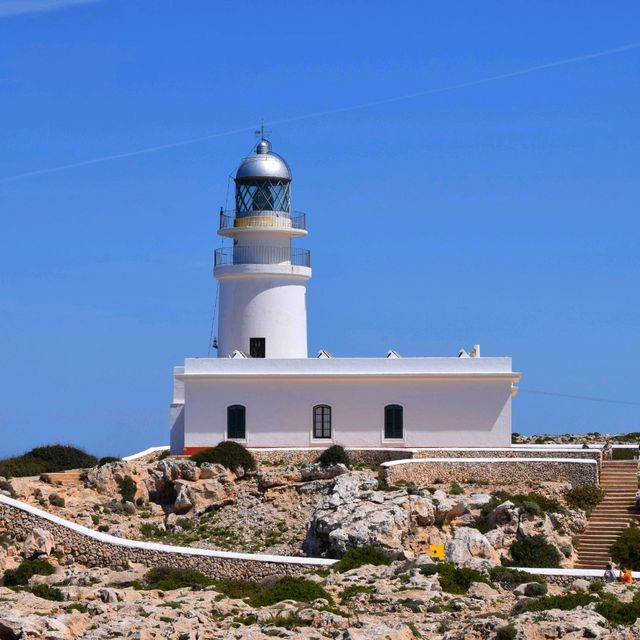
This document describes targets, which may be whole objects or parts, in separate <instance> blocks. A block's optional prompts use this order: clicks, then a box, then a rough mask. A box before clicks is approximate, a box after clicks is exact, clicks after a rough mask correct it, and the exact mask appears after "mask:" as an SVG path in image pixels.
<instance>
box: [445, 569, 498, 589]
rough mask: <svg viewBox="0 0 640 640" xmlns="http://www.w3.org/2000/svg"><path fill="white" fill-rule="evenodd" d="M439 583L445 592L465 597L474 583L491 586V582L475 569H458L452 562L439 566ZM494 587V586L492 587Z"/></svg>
mask: <svg viewBox="0 0 640 640" xmlns="http://www.w3.org/2000/svg"><path fill="white" fill-rule="evenodd" d="M438 582H439V583H440V586H441V587H442V590H443V591H446V592H447V593H454V594H457V595H463V594H465V593H467V591H468V590H469V587H470V586H471V585H472V583H474V582H484V583H485V584H489V585H491V584H492V583H491V581H490V580H488V579H487V578H486V577H485V576H483V575H482V574H481V573H480V572H479V571H476V570H475V569H466V568H462V567H461V568H458V567H456V566H455V565H454V564H453V563H452V562H441V563H439V564H438ZM492 586H493V585H492Z"/></svg>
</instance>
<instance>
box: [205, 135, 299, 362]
mask: <svg viewBox="0 0 640 640" xmlns="http://www.w3.org/2000/svg"><path fill="white" fill-rule="evenodd" d="M218 234H219V235H221V236H224V237H227V238H232V239H233V246H232V247H224V248H222V249H218V250H216V252H215V265H214V276H215V278H216V279H217V280H218V282H219V283H220V311H219V318H218V357H219V358H228V357H230V356H232V355H233V354H234V352H240V353H242V354H246V355H249V356H251V357H253V358H306V357H307V309H306V283H307V280H309V278H310V277H311V263H310V254H309V251H308V250H306V249H298V248H292V246H291V241H292V240H293V238H296V237H299V236H306V235H307V230H306V224H305V214H304V213H294V212H292V211H291V170H290V169H289V165H288V164H287V163H286V161H285V160H284V158H282V157H281V156H279V155H278V154H277V153H274V152H273V151H272V150H271V143H270V142H269V141H268V140H266V139H265V138H264V134H263V135H262V137H261V139H260V141H259V142H258V144H257V145H256V147H255V152H254V153H253V154H252V155H250V156H248V157H247V158H245V159H244V160H243V161H242V162H241V163H240V166H239V167H238V170H237V171H236V176H235V209H234V210H233V211H228V212H225V211H221V212H220V229H219V231H218Z"/></svg>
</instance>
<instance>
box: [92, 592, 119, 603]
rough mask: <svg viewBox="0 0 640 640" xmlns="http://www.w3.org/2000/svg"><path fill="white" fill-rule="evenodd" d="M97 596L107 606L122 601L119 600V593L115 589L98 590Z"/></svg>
mask: <svg viewBox="0 0 640 640" xmlns="http://www.w3.org/2000/svg"><path fill="white" fill-rule="evenodd" d="M97 594H98V597H99V598H100V600H102V602H104V603H105V604H109V603H111V604H112V603H115V602H118V601H119V600H120V598H118V592H117V591H116V590H115V589H98V592H97Z"/></svg>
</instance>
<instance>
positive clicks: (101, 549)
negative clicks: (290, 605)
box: [0, 498, 331, 580]
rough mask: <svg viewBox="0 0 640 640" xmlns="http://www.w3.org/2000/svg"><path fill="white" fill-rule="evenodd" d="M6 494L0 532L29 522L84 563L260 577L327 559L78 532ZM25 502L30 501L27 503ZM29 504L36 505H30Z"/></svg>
mask: <svg viewBox="0 0 640 640" xmlns="http://www.w3.org/2000/svg"><path fill="white" fill-rule="evenodd" d="M8 500H9V499H6V498H3V499H2V500H1V501H0V532H3V531H6V532H8V533H10V534H11V535H13V536H16V537H18V538H19V539H23V540H24V538H25V537H26V535H27V534H28V533H29V531H31V530H33V529H34V528H36V527H37V528H40V529H45V530H47V531H49V532H50V533H51V535H52V536H53V539H54V541H55V547H54V550H56V551H60V552H62V553H64V554H65V555H71V556H73V557H74V559H75V561H76V562H79V563H80V564H84V565H86V566H88V567H96V566H97V567H109V568H111V569H116V570H123V569H126V568H127V567H128V566H129V563H132V562H136V563H141V564H143V565H145V566H147V567H158V566H168V567H174V568H184V569H196V570H197V571H200V572H202V573H204V574H205V575H208V576H210V577H212V578H242V579H247V580H249V579H254V580H260V579H262V578H265V577H267V576H274V575H278V576H283V575H299V574H301V573H303V572H304V571H305V570H308V569H311V568H314V567H319V566H325V565H327V564H331V561H326V560H317V563H316V561H315V559H311V558H310V559H304V560H303V562H300V561H299V560H300V559H298V562H297V563H296V559H295V558H291V559H290V560H289V559H283V560H281V561H269V560H261V559H259V556H258V557H257V558H255V559H246V558H236V557H229V556H233V555H234V554H230V553H225V552H220V553H217V552H215V551H213V552H212V551H209V550H204V549H189V548H182V549H180V548H177V547H169V546H168V545H159V544H153V543H147V542H137V541H132V540H124V539H118V538H115V537H113V536H109V535H106V534H102V533H96V532H92V531H91V530H90V529H87V530H86V531H87V532H88V533H87V534H83V533H82V532H80V531H77V530H76V529H85V528H84V527H80V525H75V524H74V523H69V525H70V526H65V525H63V524H59V523H57V522H52V521H51V520H50V519H48V518H46V517H45V516H40V515H37V514H35V513H31V512H30V511H26V510H24V509H22V508H19V507H17V506H13V505H12V504H7V502H8ZM27 506H29V507H30V505H27ZM32 510H35V511H38V510H36V509H33V508H32ZM53 518H55V516H53ZM56 519H57V520H61V519H58V518H56ZM89 533H92V534H94V535H89ZM163 548H164V549H163ZM235 555H243V554H235ZM264 557H265V558H268V557H269V556H264ZM305 561H306V562H305Z"/></svg>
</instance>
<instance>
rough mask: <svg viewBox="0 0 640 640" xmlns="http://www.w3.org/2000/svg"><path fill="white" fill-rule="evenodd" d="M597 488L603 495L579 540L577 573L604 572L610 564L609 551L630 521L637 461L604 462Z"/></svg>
mask: <svg viewBox="0 0 640 640" xmlns="http://www.w3.org/2000/svg"><path fill="white" fill-rule="evenodd" d="M600 486H601V487H602V488H603V489H604V491H605V493H606V495H605V497H604V500H603V501H602V502H601V503H600V504H599V505H598V506H597V507H596V508H595V509H594V510H593V513H592V514H591V517H590V518H589V524H588V525H587V528H586V529H585V531H584V533H583V534H582V535H581V536H580V539H579V546H578V561H577V562H576V564H575V567H576V568H577V569H604V566H605V564H606V563H607V562H609V561H610V558H609V549H610V547H611V545H612V544H613V543H614V542H615V540H616V538H617V537H618V534H619V533H620V531H621V530H622V529H624V528H625V527H627V526H628V525H629V523H630V522H631V521H632V520H638V519H640V514H638V513H636V512H635V509H634V505H635V496H636V491H637V489H638V461H637V460H607V461H604V462H603V463H602V468H601V470H600Z"/></svg>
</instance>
